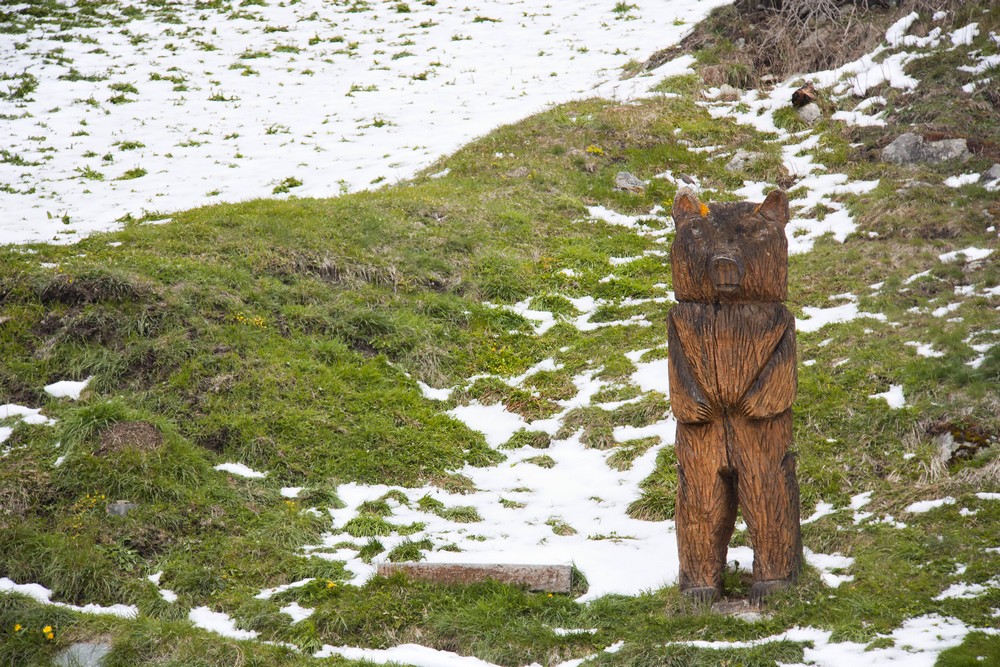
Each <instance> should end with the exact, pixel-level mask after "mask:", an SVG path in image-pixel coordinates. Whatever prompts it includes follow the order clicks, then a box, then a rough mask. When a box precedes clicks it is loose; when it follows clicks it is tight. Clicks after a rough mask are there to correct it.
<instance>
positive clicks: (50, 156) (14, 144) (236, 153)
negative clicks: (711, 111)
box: [0, 0, 726, 243]
mask: <svg viewBox="0 0 1000 667" xmlns="http://www.w3.org/2000/svg"><path fill="white" fill-rule="evenodd" d="M725 3H726V0H668V1H664V0H660V1H653V0H635V2H631V3H628V4H629V5H630V6H631V8H628V9H627V10H626V11H618V12H616V11H614V8H615V4H614V3H611V2H607V1H606V0H579V1H575V2H563V3H559V2H556V3H539V2H530V1H528V0H520V1H516V0H513V1H512V0H474V1H466V0H439V1H438V2H437V3H436V4H434V5H433V6H428V5H427V4H424V3H421V2H410V3H395V2H377V3H370V5H369V3H353V4H349V3H331V2H327V1H326V0H302V1H301V2H296V3H278V2H275V1H272V2H269V3H267V4H266V5H264V4H263V3H261V4H260V5H258V4H256V3H243V4H242V5H241V6H240V7H238V10H237V11H233V12H231V13H224V12H223V11H220V10H216V9H210V8H198V7H195V5H194V4H193V3H175V4H171V5H168V7H169V10H170V11H171V12H173V13H174V14H175V15H176V17H177V19H178V20H179V23H166V22H163V21H162V19H161V18H160V17H159V16H157V15H156V14H155V13H150V14H149V15H148V17H146V18H139V19H135V20H131V21H128V22H127V23H126V24H125V25H111V24H110V21H105V22H106V23H107V25H105V26H103V27H94V28H69V29H68V30H65V31H62V32H60V31H59V28H58V27H57V26H53V25H48V24H42V25H40V26H39V27H37V28H34V29H32V30H31V31H29V32H28V33H27V34H0V62H2V63H3V67H2V69H3V71H5V72H7V73H8V74H10V75H14V74H15V73H17V74H20V73H27V74H30V75H32V76H34V77H35V78H36V79H37V83H38V86H37V89H36V90H35V91H34V92H32V93H30V94H28V95H27V96H26V97H25V98H15V99H5V97H4V96H0V114H3V115H2V116H0V117H2V118H4V120H2V121H0V127H3V130H4V136H5V138H6V139H5V142H4V148H5V149H6V153H5V154H4V159H3V160H2V161H0V209H2V210H3V211H4V216H3V218H2V219H0V243H25V242H34V241H50V240H56V241H57V242H61V243H70V242H73V241H75V240H76V239H79V238H81V237H82V236H83V235H86V234H88V233H91V232H94V231H102V230H108V229H114V228H116V227H117V226H118V223H116V222H115V221H116V220H118V219H119V218H122V217H123V216H125V215H126V214H131V215H132V216H137V217H138V216H141V215H143V213H144V212H160V213H168V212H172V211H177V210H183V209H187V208H192V207H195V206H199V205H203V204H210V203H217V202H233V201H241V200H246V199H252V198H257V197H271V196H283V197H287V196H290V195H295V196H300V197H303V196H310V197H328V196H335V195H338V194H341V193H343V192H347V191H353V190H358V189H362V188H368V187H374V186H376V185H377V184H380V183H394V182H397V181H399V180H401V179H405V178H408V177H410V176H412V175H413V174H414V173H416V172H417V171H418V170H420V169H422V168H424V167H427V166H428V165H430V164H431V163H433V162H434V161H435V160H436V159H437V158H439V157H441V156H442V155H444V154H446V153H448V152H451V151H453V150H455V149H457V148H458V147H459V146H461V145H463V144H465V143H467V142H468V141H469V140H471V139H473V138H475V137H477V136H480V135H482V134H485V133H486V132H488V131H490V130H491V129H493V128H495V127H497V126H498V125H502V124H504V123H510V122H513V121H516V120H519V119H521V118H523V117H525V116H527V115H529V114H531V113H534V112H537V111H540V110H542V109H544V108H545V107H546V106H547V105H550V104H553V103H559V102H566V101H569V100H571V99H578V98H585V97H590V96H593V95H595V94H601V95H605V96H607V95H612V94H616V93H617V94H619V95H623V96H627V95H629V94H630V93H632V92H633V91H634V90H635V89H636V87H637V86H638V88H639V89H641V90H645V87H646V86H648V84H649V82H650V79H648V78H645V79H644V78H643V77H639V78H638V79H633V80H630V81H628V82H624V83H623V82H621V81H620V80H619V79H620V75H621V67H622V66H623V65H625V64H626V63H628V62H629V61H631V60H636V61H643V60H645V59H646V58H647V57H648V56H649V55H651V53H652V52H653V51H655V50H656V49H659V48H663V47H665V46H668V45H670V44H671V43H674V42H676V41H677V40H678V39H679V38H680V37H681V36H682V35H683V34H684V33H685V32H687V31H688V30H690V28H691V26H692V25H693V24H694V23H696V22H697V21H698V20H699V19H701V18H702V17H703V16H704V15H705V14H707V13H708V11H709V10H710V9H712V7H714V6H717V5H721V4H725ZM70 4H72V3H70ZM136 4H137V5H138V6H139V7H143V8H146V7H145V5H143V3H136ZM621 4H624V3H621ZM366 5H368V8H367V9H362V10H361V11H358V8H359V7H362V8H363V7H365V6H366ZM400 5H404V6H405V7H406V9H407V11H399V10H400V9H401V7H400ZM25 7H26V6H25ZM17 9H18V8H17V7H16V6H14V7H7V8H6V10H7V11H14V12H16V11H17ZM108 11H110V12H113V14H112V15H113V16H115V17H117V16H120V15H119V14H117V12H118V11H120V10H117V9H110V10H108ZM67 35H72V36H74V38H73V39H70V40H69V41H66V39H65V38H66V37H67ZM81 40H82V41H81ZM73 72H75V73H76V74H74V73H73ZM80 77H87V78H97V79H99V80H91V81H87V80H80ZM71 79H77V80H71ZM15 83H16V82H15ZM12 85H13V84H12ZM29 100H30V101H29ZM275 190H278V192H275Z"/></svg>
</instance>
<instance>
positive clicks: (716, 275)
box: [709, 255, 743, 292]
mask: <svg viewBox="0 0 1000 667" xmlns="http://www.w3.org/2000/svg"><path fill="white" fill-rule="evenodd" d="M709 274H710V275H711V277H712V284H714V285H715V289H716V290H718V291H719V292H735V291H737V290H738V289H739V288H740V285H742V283H743V264H742V262H740V261H739V260H738V259H736V258H735V257H731V256H728V255H716V256H715V257H713V258H712V262H711V265H710V267H709Z"/></svg>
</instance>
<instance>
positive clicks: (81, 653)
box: [53, 642, 111, 667]
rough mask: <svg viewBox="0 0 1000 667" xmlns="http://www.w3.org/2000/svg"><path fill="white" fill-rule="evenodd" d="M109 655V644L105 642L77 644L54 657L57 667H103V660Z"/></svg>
mask: <svg viewBox="0 0 1000 667" xmlns="http://www.w3.org/2000/svg"><path fill="white" fill-rule="evenodd" d="M109 653H111V644H107V643H105V642H77V643H76V644H72V645H70V646H69V647H68V648H67V649H66V650H65V651H63V652H62V653H60V654H59V655H57V656H56V658H55V660H54V661H53V664H55V665H57V667H103V665H104V658H105V656H107V655H108V654H109Z"/></svg>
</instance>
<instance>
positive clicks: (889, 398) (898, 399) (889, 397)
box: [868, 384, 906, 410]
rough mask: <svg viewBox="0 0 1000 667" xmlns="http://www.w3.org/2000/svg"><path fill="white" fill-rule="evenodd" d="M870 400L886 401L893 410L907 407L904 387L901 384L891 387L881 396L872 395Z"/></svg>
mask: <svg viewBox="0 0 1000 667" xmlns="http://www.w3.org/2000/svg"><path fill="white" fill-rule="evenodd" d="M868 398H881V399H884V400H885V402H886V403H888V404H889V407H890V408H892V409H893V410H899V409H900V408H902V407H905V406H906V398H905V397H904V396H903V385H901V384H894V385H890V386H889V390H888V391H883V392H882V393H881V394H870V395H869V396H868Z"/></svg>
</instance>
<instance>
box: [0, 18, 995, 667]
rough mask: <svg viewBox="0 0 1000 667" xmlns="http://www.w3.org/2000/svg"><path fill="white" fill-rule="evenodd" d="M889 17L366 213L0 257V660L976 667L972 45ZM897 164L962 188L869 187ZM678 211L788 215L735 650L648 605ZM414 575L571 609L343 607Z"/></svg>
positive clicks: (231, 208) (616, 105)
mask: <svg viewBox="0 0 1000 667" xmlns="http://www.w3.org/2000/svg"><path fill="white" fill-rule="evenodd" d="M884 18H885V22H886V25H887V32H886V33H885V37H884V39H883V40H882V43H881V44H880V45H879V46H878V47H877V52H876V53H875V54H874V55H872V56H870V57H866V58H862V59H860V60H858V61H853V62H852V63H848V64H846V65H844V66H843V67H842V68H840V69H839V70H831V71H828V72H816V73H812V74H811V75H809V76H804V77H793V78H791V79H789V80H788V81H785V82H783V83H780V84H775V85H772V86H771V87H769V88H766V89H763V88H761V89H750V90H745V91H743V90H729V89H726V90H722V89H720V88H716V87H714V86H713V85H708V84H707V83H706V82H705V79H706V78H707V79H709V80H710V81H713V82H714V83H718V81H715V80H713V79H712V77H715V76H718V74H719V72H720V71H723V72H724V71H726V68H727V67H728V66H729V65H730V64H732V61H731V60H730V59H729V58H730V56H731V54H732V53H734V49H735V48H736V47H735V46H734V45H733V44H731V43H730V44H729V45H727V44H726V38H725V36H724V35H720V37H719V38H718V39H717V40H715V41H713V42H711V43H707V44H706V46H704V48H702V49H700V50H699V51H697V52H695V53H694V54H693V55H689V56H686V57H684V58H682V59H681V60H679V61H672V62H671V64H670V65H669V66H667V68H666V69H661V70H653V77H651V78H649V79H647V80H648V81H649V82H651V83H652V82H654V81H658V83H657V84H656V86H655V88H654V89H653V91H652V92H651V93H650V94H649V95H648V96H644V97H641V98H637V99H634V100H630V101H627V102H621V101H618V102H613V101H608V100H601V99H592V100H587V101H582V102H575V103H571V104H566V105H562V106H558V107H555V108H553V109H551V110H549V111H546V112H544V113H541V114H538V115H536V116H533V117H531V118H528V119H526V120H524V121H522V122H519V123H517V124H514V125H510V126H504V127H501V128H499V129H497V130H495V131H494V132H492V133H490V134H489V135H487V136H485V137H483V138H481V139H479V140H477V141H474V142H472V143H471V144H469V145H467V146H465V147H464V148H462V149H461V150H459V151H458V152H456V153H455V154H453V155H450V156H448V157H446V158H443V159H442V160H440V161H439V162H438V163H437V164H435V165H433V166H432V167H430V168H429V169H427V171H426V172H425V173H424V174H423V175H421V176H418V177H417V178H414V179H412V180H411V181H407V182H404V183H400V184H398V185H394V186H388V187H384V188H381V189H379V190H376V191H372V192H361V193H356V194H351V195H346V196H343V197H339V198H335V199H289V200H288V201H274V200H254V201H250V202H245V203H241V204H233V205H218V206H211V207H206V208H200V209H194V210H190V211H186V212H183V213H179V214H177V215H175V216H173V219H172V220H171V221H170V222H169V223H167V224H161V225H156V224H150V223H147V222H141V221H134V222H132V223H129V224H128V225H127V226H126V228H125V229H124V230H122V231H120V232H116V233H111V234H96V235H93V236H90V237H89V238H87V239H84V240H82V241H80V242H79V243H77V244H75V245H73V246H53V245H32V246H4V247H2V248H0V344H2V346H3V350H4V356H3V359H2V360H0V392H2V393H0V440H2V445H0V447H2V450H3V456H2V458H0V507H2V508H3V511H2V513H0V591H5V593H4V594H2V595H0V633H2V634H0V636H2V637H3V641H2V642H0V662H3V663H4V664H45V663H46V662H47V661H49V660H51V659H52V658H53V657H54V656H56V655H57V654H58V653H59V652H60V651H62V650H64V649H66V648H67V647H69V646H71V645H72V644H74V643H75V642H79V641H96V642H104V643H107V644H108V645H109V646H110V647H111V652H110V654H109V655H108V656H107V658H106V660H105V664H106V665H136V664H165V665H231V664H254V665H256V664H259V665H278V664H280V665H298V664H303V665H304V664H315V663H317V662H320V661H322V660H327V661H330V662H332V663H333V664H351V661H354V660H360V659H368V660H372V661H375V662H386V661H396V662H400V663H404V664H415V665H437V664H456V665H480V666H481V665H484V664H497V665H505V666H507V665H510V666H514V665H524V664H529V663H532V662H537V663H539V664H545V665H557V664H560V663H564V664H580V662H579V661H580V660H583V662H584V664H593V665H604V664H616V665H660V664H677V665H688V664H690V665H697V664H719V663H722V662H728V663H730V664H749V665H771V664H774V663H775V662H780V663H782V664H812V665H839V664H844V661H845V660H851V661H852V662H855V663H858V664H873V665H874V664H885V663H886V662H887V661H891V660H905V661H906V664H934V663H935V661H937V662H938V664H944V665H961V664H984V662H985V664H990V661H991V660H992V661H997V660H1000V639H998V637H997V635H996V633H995V631H994V630H991V629H990V628H993V627H994V626H995V625H996V615H997V613H998V611H997V610H998V609H1000V581H998V580H997V577H996V572H997V566H998V564H1000V552H998V548H1000V543H998V541H997V531H996V526H997V525H998V524H997V521H998V520H1000V459H998V447H997V444H998V434H1000V417H998V415H1000V395H998V389H997V387H998V386H1000V345H997V343H998V342H1000V323H998V319H1000V318H998V314H997V311H998V308H1000V263H998V262H997V257H998V255H1000V253H998V251H997V245H998V232H997V225H998V224H1000V221H998V220H997V218H1000V205H998V203H997V197H996V189H997V187H998V186H1000V182H998V181H1000V177H996V176H984V174H987V173H989V170H990V169H991V168H993V165H994V163H995V162H1000V149H998V147H997V145H996V143H992V142H993V140H992V137H995V136H997V135H996V127H997V122H998V121H997V118H998V115H997V110H996V106H995V104H996V101H994V99H993V98H992V97H990V95H991V94H992V92H991V91H995V85H993V84H992V83H991V82H990V79H992V81H993V82H994V83H995V81H996V76H997V74H998V67H1000V55H998V54H1000V36H998V33H1000V10H998V8H997V7H995V6H991V5H990V4H989V3H982V4H981V5H980V4H977V3H965V5H964V9H962V10H961V11H958V10H954V9H953V10H952V11H951V13H945V14H943V15H942V14H938V15H935V14H933V13H920V12H918V13H915V14H913V15H907V14H906V13H905V12H897V13H896V14H893V15H891V16H890V15H887V16H886V17H884ZM970 26H971V27H970ZM688 66H691V67H692V69H687V67H688ZM706 68H713V69H710V70H706ZM660 79H662V81H661V80H660ZM807 81H811V82H813V83H815V84H816V86H817V88H818V90H819V107H820V111H821V118H820V119H819V120H818V122H816V124H815V125H812V126H810V125H807V124H806V123H805V122H804V121H803V120H802V119H801V118H800V117H799V116H798V114H797V113H796V111H795V110H794V109H792V108H791V106H790V105H789V99H790V96H791V93H792V91H794V90H795V89H796V88H797V87H798V86H799V85H801V84H803V83H806V82H807ZM991 86H992V87H991ZM905 131H912V132H917V133H920V134H922V135H923V136H926V140H927V141H934V140H938V139H941V138H965V139H967V146H968V147H969V148H970V150H971V152H970V154H969V155H968V156H966V157H965V158H964V159H955V160H951V161H944V162H941V163H938V164H929V163H918V164H914V165H897V164H894V163H891V162H887V161H885V160H883V159H881V158H882V149H883V148H884V147H885V146H887V145H888V144H889V143H890V142H891V141H893V140H894V139H896V138H897V137H898V135H900V134H902V133H903V132H905ZM739 151H743V153H739ZM738 154H739V157H740V158H741V159H739V160H736V161H735V162H734V161H733V158H734V157H737V156H738ZM625 171H627V172H629V173H631V174H633V175H635V176H636V177H638V178H639V179H640V180H641V181H644V187H643V188H641V189H640V188H636V189H635V191H625V190H616V189H615V181H616V178H617V175H618V173H619V172H625ZM683 183H693V184H695V185H696V186H697V187H698V189H699V192H700V196H701V197H702V199H703V200H704V201H707V202H712V201H726V200H736V199H751V200H758V201H759V200H760V198H761V196H762V194H763V193H764V192H766V191H767V190H768V189H770V188H773V187H775V186H781V187H784V188H786V189H787V190H788V192H789V196H790V198H791V203H792V209H793V220H792V222H791V224H790V225H789V237H790V238H789V240H790V247H791V250H792V253H793V254H792V257H791V264H790V274H789V275H790V284H789V292H790V294H789V304H788V305H789V307H790V309H791V310H792V312H793V313H794V314H795V315H796V318H797V326H798V330H799V336H798V343H799V361H800V368H799V382H800V386H799V396H798V400H797V403H796V406H795V440H796V451H797V453H798V460H799V468H798V470H799V473H798V474H799V481H800V485H801V489H802V506H803V516H804V517H805V519H804V521H803V524H804V525H803V540H804V544H805V547H806V548H807V557H806V560H807V563H808V566H807V568H806V570H805V571H804V573H803V576H802V580H801V583H800V585H799V586H797V587H796V588H794V589H792V590H790V591H787V592H784V593H782V594H780V595H779V596H777V597H776V598H774V599H773V600H772V601H771V602H770V604H769V605H768V607H767V609H766V610H765V613H763V614H756V613H746V612H747V611H748V610H745V609H743V608H742V607H741V606H740V604H741V600H742V597H743V596H745V594H746V592H747V590H748V588H749V578H748V575H747V572H746V568H747V567H748V565H749V563H750V551H749V548H748V547H749V544H748V539H747V537H746V535H745V532H744V531H737V533H736V535H735V536H734V539H733V543H732V548H731V551H730V559H731V561H732V564H731V567H730V568H729V570H728V571H727V574H726V583H727V587H728V589H729V590H730V591H731V592H732V598H731V599H730V600H728V601H727V602H728V605H727V606H728V607H729V608H733V609H736V610H737V611H738V612H739V613H720V611H719V610H715V611H713V610H709V609H704V608H698V607H694V606H692V605H691V604H690V603H688V602H687V601H686V600H684V599H683V598H682V597H681V596H680V594H679V593H678V591H677V589H676V586H675V585H674V583H675V578H676V554H675V552H674V545H673V523H672V520H671V519H672V516H673V497H674V490H675V483H676V473H675V470H674V457H673V453H672V449H671V444H672V438H673V426H674V423H673V420H672V418H671V416H670V414H669V411H668V401H669V387H667V385H666V382H665V359H666V355H667V353H668V350H667V349H666V330H665V326H664V325H663V323H664V320H665V316H666V312H667V310H668V309H669V308H670V306H671V304H672V303H673V301H672V298H671V297H672V293H671V289H670V272H669V263H668V261H667V257H666V251H667V250H668V249H669V244H670V241H671V239H672V234H673V227H672V222H671V221H670V219H669V217H668V216H667V213H666V210H665V209H669V204H670V202H671V200H672V197H673V194H674V193H675V192H676V189H677V187H678V184H683ZM63 381H70V382H69V383H68V384H61V385H57V384H56V383H59V382H63ZM75 383H81V384H75ZM82 383H85V384H82ZM54 385H55V386H54ZM77 392H79V393H77ZM77 396H78V398H77ZM119 500H121V501H127V502H128V503H132V504H134V506H132V507H120V506H115V507H114V508H112V509H120V510H121V511H122V513H123V514H124V516H117V515H115V514H112V513H109V505H110V504H111V503H114V502H115V501H119ZM416 559H426V560H429V561H438V562H447V561H456V560H471V561H477V562H479V561H483V560H495V561H500V562H509V561H520V562H572V563H574V564H575V566H576V568H577V577H576V584H575V588H576V590H575V591H574V594H573V595H569V596H566V595H554V596H552V595H547V594H545V593H528V592H525V591H523V590H520V589H517V588H514V587H510V586H503V585H499V584H479V585H472V586H464V587H443V586H433V585H430V584H425V583H419V582H413V581H408V580H406V579H405V578H403V577H393V578H389V579H385V578H380V577H373V576H372V570H373V568H372V563H373V562H378V561H382V560H416ZM45 628H48V630H45ZM445 652H454V653H457V654H459V655H447V654H446V653H445ZM461 656H465V657H461ZM448 661H451V662H448ZM564 661H565V662H564Z"/></svg>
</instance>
